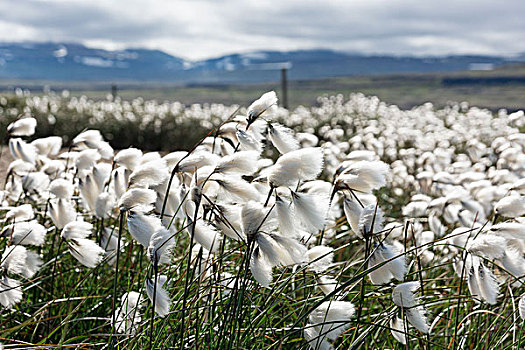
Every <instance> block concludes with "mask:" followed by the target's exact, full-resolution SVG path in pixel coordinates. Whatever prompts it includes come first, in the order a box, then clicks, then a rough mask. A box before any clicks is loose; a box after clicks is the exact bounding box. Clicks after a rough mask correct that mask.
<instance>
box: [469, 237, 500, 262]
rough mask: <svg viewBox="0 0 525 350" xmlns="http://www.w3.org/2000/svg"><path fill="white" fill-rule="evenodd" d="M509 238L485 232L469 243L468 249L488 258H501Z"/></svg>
mask: <svg viewBox="0 0 525 350" xmlns="http://www.w3.org/2000/svg"><path fill="white" fill-rule="evenodd" d="M506 246H507V240H506V239H505V238H504V237H501V236H496V235H491V234H483V235H479V236H478V237H477V238H476V239H474V240H472V241H470V242H469V243H468V244H467V251H469V252H470V253H472V254H476V255H480V256H483V257H486V258H488V259H499V258H501V257H503V255H504V254H505V248H506Z"/></svg>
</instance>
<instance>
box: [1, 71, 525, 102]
mask: <svg viewBox="0 0 525 350" xmlns="http://www.w3.org/2000/svg"><path fill="white" fill-rule="evenodd" d="M516 77H519V78H523V77H525V68H524V66H508V67H503V68H499V69H495V70H493V71H470V72H457V73H428V74H397V75H387V76H383V75H378V76H366V77H365V76H355V77H338V78H327V79H318V80H307V81H290V82H289V92H288V96H289V97H288V100H289V106H290V107H291V108H294V107H296V106H298V105H304V106H311V105H315V104H316V103H317V97H318V96H331V95H336V94H343V95H345V96H348V95H349V94H350V93H355V92H362V93H364V94H365V95H370V96H378V97H379V98H380V99H381V100H382V101H385V102H387V103H391V104H396V105H398V106H400V107H401V108H412V107H414V106H417V105H421V104H423V103H426V102H432V103H433V104H435V105H436V106H437V107H443V106H445V105H447V104H448V103H450V102H463V101H466V102H468V103H470V104H471V105H473V106H478V107H481V108H488V109H490V110H492V111H497V110H498V109H500V108H506V109H508V110H510V111H514V110H518V109H524V108H525V101H524V99H523V95H524V92H525V82H524V81H522V80H520V81H512V80H510V81H497V80H495V81H491V80H490V78H516ZM450 78H452V79H458V78H471V79H472V78H475V79H486V78H489V81H483V80H480V81H468V82H464V83H462V84H456V85H450V84H446V83H444V80H445V81H446V79H450ZM46 84H47V85H49V86H51V87H52V88H53V89H55V90H57V91H60V90H61V89H63V88H68V89H70V90H71V93H72V95H74V96H80V95H86V96H88V97H89V98H93V99H103V98H105V96H106V95H107V94H108V93H110V92H111V85H112V83H111V82H106V83H102V82H98V83H87V82H83V83H75V82H72V83H65V82H25V81H3V82H1V81H0V87H3V89H4V90H8V89H11V91H12V87H13V86H23V87H28V88H30V89H31V90H32V91H33V92H34V93H38V92H39V91H42V86H43V85H46ZM117 86H118V94H119V96H121V97H122V98H123V99H133V98H136V97H139V96H140V97H142V98H144V99H156V100H159V101H164V100H167V101H180V102H182V103H184V104H186V105H189V104H193V103H222V104H226V105H231V104H238V105H247V104H249V103H250V101H251V99H252V96H254V95H257V94H258V93H259V92H260V91H269V90H275V91H277V92H278V94H280V88H281V86H280V82H275V83H263V84H245V85H207V86H205V85H196V86H182V85H180V84H166V83H158V84H156V83H151V82H145V83H132V82H124V83H120V84H117Z"/></svg>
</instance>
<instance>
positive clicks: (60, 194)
mask: <svg viewBox="0 0 525 350" xmlns="http://www.w3.org/2000/svg"><path fill="white" fill-rule="evenodd" d="M73 191H74V187H73V184H72V183H71V182H70V181H68V180H66V179H56V180H53V181H51V183H50V184H49V192H51V193H52V194H54V195H55V196H56V197H57V198H64V199H70V198H71V197H72V196H73Z"/></svg>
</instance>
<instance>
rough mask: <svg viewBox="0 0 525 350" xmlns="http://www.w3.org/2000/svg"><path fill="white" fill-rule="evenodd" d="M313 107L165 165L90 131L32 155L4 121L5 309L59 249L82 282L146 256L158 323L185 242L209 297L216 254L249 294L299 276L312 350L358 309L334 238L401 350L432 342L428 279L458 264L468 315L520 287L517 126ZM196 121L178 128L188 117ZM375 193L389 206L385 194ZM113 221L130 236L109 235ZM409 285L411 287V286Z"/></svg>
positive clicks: (483, 119) (524, 249)
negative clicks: (42, 250) (471, 306)
mask: <svg viewBox="0 0 525 350" xmlns="http://www.w3.org/2000/svg"><path fill="white" fill-rule="evenodd" d="M34 102H35V103H36V104H37V105H39V104H40V101H37V100H35V101H34ZM78 102H79V101H76V100H75V102H74V101H71V102H70V103H73V104H74V105H75V106H77V103H78ZM319 102H320V107H315V108H311V109H306V108H304V107H301V108H298V109H296V110H295V111H293V112H289V111H286V110H283V109H280V108H278V107H277V97H276V94H275V93H274V92H268V93H266V94H264V95H263V96H262V97H261V98H260V99H259V100H257V101H255V102H254V103H252V104H251V105H250V106H249V107H248V109H246V110H244V111H243V113H242V114H239V115H231V116H230V115H229V114H226V113H224V114H225V116H226V117H228V118H227V119H224V120H223V121H222V122H221V124H220V125H219V126H218V127H217V128H216V129H215V132H213V133H210V136H208V137H206V138H204V139H203V140H202V141H201V142H200V143H199V144H197V145H196V146H195V147H194V148H193V149H191V150H190V151H176V152H171V153H168V154H165V155H161V154H160V153H158V152H146V153H145V152H143V151H142V150H140V149H137V148H128V149H123V150H120V151H118V152H115V151H114V150H113V148H112V147H111V145H110V144H109V143H108V142H107V141H106V140H105V139H104V137H103V135H102V134H101V133H100V132H99V131H98V130H85V131H83V132H82V133H80V134H79V135H77V136H76V137H75V138H74V139H73V140H72V141H71V145H70V146H71V147H70V149H69V150H68V151H65V152H63V151H61V150H62V139H61V138H60V137H56V136H53V137H47V138H41V139H36V140H33V141H31V142H29V141H27V138H28V137H30V136H31V135H33V133H34V132H35V129H36V127H37V125H36V124H37V123H36V120H35V119H33V118H31V117H24V118H21V119H19V120H17V121H15V122H13V123H12V124H10V125H9V127H8V129H7V132H8V135H9V150H10V153H11V156H12V157H13V159H14V160H13V161H12V162H11V164H10V166H9V169H8V173H7V178H6V185H5V189H4V190H3V191H2V193H1V198H0V199H1V201H2V202H1V209H2V210H4V211H5V215H4V217H3V220H4V223H5V224H4V226H3V227H4V228H3V230H2V232H1V237H4V238H5V241H6V242H7V243H6V246H5V249H4V251H3V253H2V258H1V263H0V304H1V305H2V306H3V307H4V308H14V307H15V306H16V304H18V303H20V302H21V301H22V300H23V292H24V291H23V286H24V283H25V281H28V280H29V279H31V278H33V277H34V276H35V275H36V274H37V273H38V272H39V270H40V269H41V267H42V265H43V264H44V261H43V260H42V258H43V257H42V256H41V255H40V254H39V253H37V250H36V249H35V247H42V246H44V245H45V244H48V243H50V242H53V241H55V240H60V242H61V243H64V244H65V247H67V250H68V252H69V253H70V254H71V256H72V257H73V258H74V259H76V260H77V261H78V263H80V264H81V265H83V266H85V267H88V268H95V267H97V266H99V265H100V264H104V263H107V264H109V265H110V266H112V267H114V268H116V269H118V265H117V264H116V262H117V260H118V259H116V257H117V256H118V254H119V253H120V249H121V248H122V246H123V245H124V244H125V240H127V239H129V240H133V241H134V242H136V243H138V244H139V245H141V246H142V247H143V249H144V252H145V254H146V256H147V257H148V259H149V261H150V263H151V267H152V269H151V271H152V273H151V274H150V275H149V276H148V277H147V278H146V280H145V281H144V289H145V294H146V295H147V297H148V298H149V299H150V301H151V302H152V303H153V304H154V305H153V306H154V310H155V312H156V314H157V315H158V316H160V317H165V316H167V315H169V314H170V311H171V310H170V309H171V308H172V304H173V300H172V297H171V296H170V279H171V278H172V276H173V275H170V276H168V274H167V272H166V273H165V271H167V269H165V268H166V266H168V267H169V266H170V264H172V260H173V254H175V253H174V252H175V251H176V248H177V247H179V245H180V244H182V243H181V242H187V241H189V242H190V247H189V249H186V251H187V254H188V255H189V260H188V261H189V262H190V263H191V264H192V266H193V267H194V268H195V272H196V275H197V276H198V277H199V278H201V279H202V280H204V279H206V278H208V277H209V275H210V271H209V262H210V261H211V260H213V259H214V257H217V256H218V255H219V254H224V252H225V251H227V249H232V250H235V249H239V248H240V249H241V251H242V253H243V254H245V257H246V268H249V270H250V271H251V275H252V277H253V279H254V280H255V282H254V283H258V284H259V285H260V286H262V287H265V288H268V289H270V290H271V288H272V287H273V286H274V285H275V283H277V282H278V281H275V277H276V275H275V269H282V268H285V267H290V269H304V271H307V272H308V273H309V274H311V275H312V276H313V277H314V279H313V280H314V281H315V289H316V292H319V295H320V298H324V299H323V300H324V301H323V302H322V303H319V304H318V306H317V307H316V308H313V309H312V310H309V311H310V313H309V315H308V324H307V326H306V327H305V328H304V337H305V339H306V341H308V343H309V344H310V347H311V348H312V349H330V348H332V347H333V345H334V342H335V341H336V339H337V338H338V337H339V336H340V335H341V334H342V333H344V332H345V331H346V330H347V329H348V328H349V325H350V322H351V320H352V318H353V317H354V313H355V306H354V304H355V300H354V301H353V303H354V304H353V303H351V302H350V301H349V299H350V298H349V293H359V292H358V291H355V290H354V291H351V290H349V289H348V288H347V287H348V286H346V285H345V284H344V279H343V278H342V276H341V273H340V270H339V268H338V267H337V266H336V265H337V264H338V263H343V262H341V261H336V256H338V255H339V256H341V254H336V252H337V251H338V249H340V247H338V246H334V245H333V242H337V241H338V239H340V238H341V237H344V238H346V239H347V240H352V241H353V242H360V243H362V244H363V246H364V249H363V251H364V254H362V253H361V254H362V255H363V256H362V257H363V260H362V261H361V263H362V264H363V269H364V270H366V271H367V272H366V276H367V277H366V281H367V282H368V281H370V283H371V284H373V285H375V286H381V288H388V290H389V293H390V292H391V293H392V301H391V305H390V306H392V307H394V306H395V307H394V309H395V310H396V311H395V312H394V313H393V314H392V315H391V316H390V317H389V318H387V319H385V320H383V322H384V324H385V326H386V327H387V328H390V329H391V332H392V336H393V337H394V338H395V339H396V340H397V341H399V342H401V343H403V344H406V343H408V342H409V341H410V337H409V335H410V332H409V325H411V326H413V327H414V328H415V329H416V331H417V332H421V333H424V334H427V333H429V332H431V327H430V325H429V322H428V320H427V313H429V310H428V308H427V307H425V303H426V302H427V300H428V299H429V298H431V297H430V296H427V295H426V294H425V293H424V291H425V288H426V287H427V285H426V284H427V283H428V282H427V281H426V280H425V276H426V272H425V266H430V265H432V264H436V265H438V264H447V263H448V264H451V263H452V264H453V267H454V270H455V273H456V275H457V278H460V279H462V281H461V282H463V281H466V285H467V286H468V289H469V290H470V293H471V296H472V298H473V299H474V300H475V301H476V302H479V303H482V302H486V303H488V304H497V303H498V297H499V288H500V285H501V284H503V283H508V284H509V286H511V287H514V288H517V287H520V286H521V285H522V284H523V279H524V278H525V257H524V254H525V181H524V175H525V134H524V133H521V132H520V130H522V129H523V127H524V126H525V125H524V116H523V112H517V113H513V114H510V115H509V114H507V113H506V112H503V111H502V112H501V113H500V114H499V115H497V116H493V115H492V114H491V113H489V112H487V111H484V110H479V109H476V108H470V109H468V108H466V106H451V107H447V108H445V109H443V110H439V111H435V110H434V109H433V106H432V105H430V104H426V105H424V106H421V107H418V108H414V109H412V110H410V111H402V110H400V109H399V108H397V107H396V106H388V105H386V104H384V103H381V102H380V101H379V100H378V99H376V98H366V97H364V96H363V95H353V96H352V97H351V99H350V100H349V101H347V102H343V101H342V99H341V97H334V98H324V99H320V101H319ZM97 106H98V107H97V108H101V109H105V108H109V107H108V106H109V105H107V104H104V103H102V104H100V105H97ZM177 106H178V105H167V106H164V107H165V108H179V107H177ZM73 107H74V106H73ZM73 107H72V108H73ZM161 107H162V106H158V105H154V106H153V105H152V106H151V108H161ZM180 108H182V107H180ZM195 108H197V107H192V110H191V111H187V112H186V113H195V114H196V115H197V114H198V113H197V112H196V111H193V109H195ZM214 108H215V109H217V108H219V107H217V106H215V107H214ZM125 109H126V108H125V107H123V110H122V111H119V113H124V114H125V113H126V112H125ZM219 109H220V108H219ZM220 110H221V111H222V112H226V111H230V109H228V108H225V107H224V108H223V109H220ZM203 114H206V113H204V112H203ZM208 115H209V113H208ZM202 118H203V120H204V119H205V117H202ZM314 132H315V133H314ZM385 189H386V193H387V195H386V194H384V193H385V192H378V191H383V190H385ZM379 193H383V194H381V195H379ZM21 200H22V201H21ZM22 202H24V203H25V204H18V205H15V203H22ZM402 202H404V203H406V204H405V205H403V206H401V207H399V208H396V206H399V204H398V203H402ZM29 203H32V204H29ZM35 203H36V204H35ZM385 208H388V209H385ZM394 209H396V210H397V211H398V212H399V214H394V213H393V211H394ZM389 210H392V212H390V211H389ZM118 218H120V219H118ZM117 219H118V220H117ZM119 220H125V223H126V225H125V227H127V231H128V232H129V235H130V237H126V236H125V235H124V234H123V232H119V228H118V224H117V223H118V222H119ZM94 222H97V223H98V222H100V223H101V224H100V225H98V226H94V225H93V223H94ZM103 223H106V226H104V225H103ZM123 226H124V225H123ZM90 236H92V237H90ZM185 236H186V237H185ZM119 237H120V240H119ZM438 241H439V242H441V243H442V244H436V242H438ZM184 244H185V243H184ZM344 249H349V248H348V247H345V248H342V249H341V250H344ZM342 256H344V254H343V255H342ZM409 257H410V258H409ZM411 257H415V259H412V258H411ZM409 259H411V260H412V261H409ZM227 267H228V269H229V270H228V271H226V270H225V271H221V272H220V273H221V275H222V276H224V281H227V282H225V283H224V284H225V287H226V288H227V289H230V290H231V289H235V288H237V286H238V285H239V284H241V283H240V282H239V281H238V279H239V278H240V277H235V276H241V275H242V272H243V271H242V269H243V268H245V267H244V266H231V265H227ZM410 268H412V269H417V271H416V272H417V273H414V274H410V276H416V275H417V274H419V277H420V278H419V280H417V281H416V280H415V279H416V278H414V277H410V279H414V280H412V281H411V280H407V279H408V277H407V275H408V272H409V269H410ZM246 271H248V270H246ZM412 272H414V270H412ZM176 273H178V272H176ZM236 279H237V280H236ZM250 281H251V277H250ZM243 283H245V281H243ZM232 285H233V286H232ZM416 290H419V291H420V293H421V294H422V297H421V298H419V299H418V298H416V296H415V294H414V292H415V291H416ZM389 295H390V294H389ZM362 297H363V299H364V296H362ZM524 300H525V299H524V297H521V298H520V301H519V303H518V311H519V314H520V315H521V317H522V318H525V309H524V308H525V301H524ZM141 301H142V296H141V295H140V294H139V293H138V292H134V291H129V292H127V293H126V294H124V295H123V296H122V298H121V304H120V307H119V308H118V309H116V310H114V311H115V313H114V315H112V316H113V327H114V329H115V331H116V332H118V333H121V334H130V335H131V334H133V333H134V332H135V331H136V330H137V327H138V325H139V324H140V322H141V320H142V316H141V315H140V306H141ZM365 302H366V301H365ZM358 307H359V312H358V314H359V315H360V313H361V308H362V307H363V305H359V306H358ZM358 318H359V317H358Z"/></svg>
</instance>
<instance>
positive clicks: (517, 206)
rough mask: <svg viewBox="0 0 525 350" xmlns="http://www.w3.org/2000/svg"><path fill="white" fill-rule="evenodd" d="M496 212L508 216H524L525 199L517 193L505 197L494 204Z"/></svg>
mask: <svg viewBox="0 0 525 350" xmlns="http://www.w3.org/2000/svg"><path fill="white" fill-rule="evenodd" d="M494 212H495V213H496V214H498V215H501V216H504V217H508V218H516V217H518V216H522V215H524V214H525V199H524V198H523V197H521V196H516V195H513V196H507V197H503V198H502V199H500V200H499V201H498V202H497V203H496V205H495V206H494Z"/></svg>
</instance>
